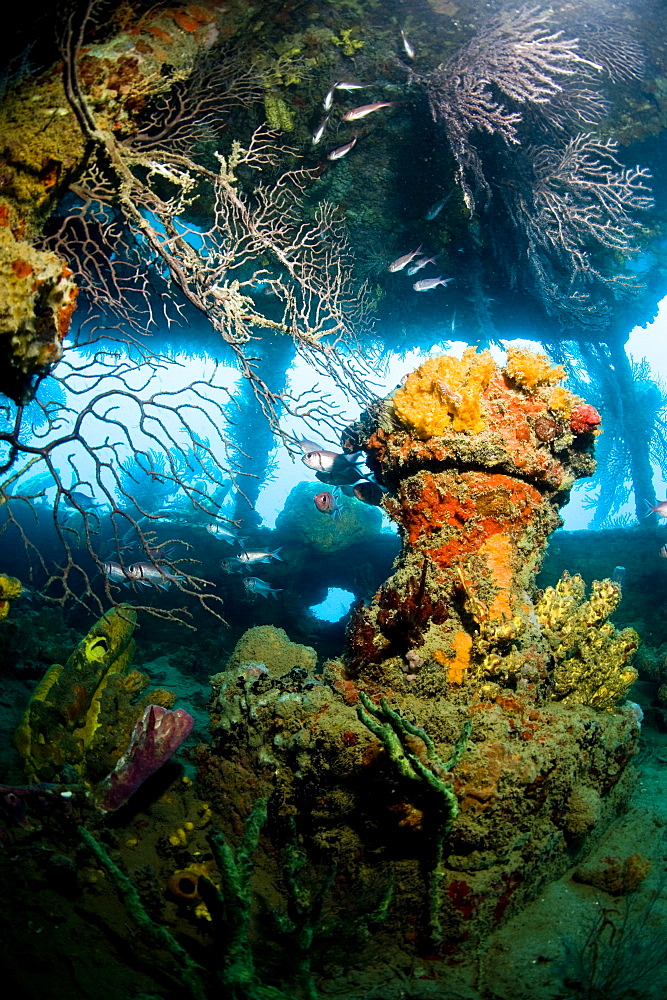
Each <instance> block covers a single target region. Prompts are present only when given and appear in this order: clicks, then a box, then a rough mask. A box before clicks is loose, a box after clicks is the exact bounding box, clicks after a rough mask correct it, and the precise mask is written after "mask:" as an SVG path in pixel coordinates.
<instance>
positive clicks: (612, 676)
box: [535, 573, 639, 709]
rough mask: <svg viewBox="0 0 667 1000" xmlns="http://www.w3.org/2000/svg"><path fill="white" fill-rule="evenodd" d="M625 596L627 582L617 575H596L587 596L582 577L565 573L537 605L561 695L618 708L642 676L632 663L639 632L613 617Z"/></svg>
mask: <svg viewBox="0 0 667 1000" xmlns="http://www.w3.org/2000/svg"><path fill="white" fill-rule="evenodd" d="M620 599H621V588H620V586H619V585H618V584H617V583H612V581H611V580H602V581H601V582H598V581H597V580H596V581H595V582H594V583H593V586H592V590H591V594H590V597H589V598H588V599H586V585H585V584H584V581H583V580H582V578H581V577H580V576H578V575H577V576H570V575H569V574H568V573H565V574H564V575H563V577H562V578H561V579H560V581H559V582H558V583H557V584H556V586H555V587H547V589H546V590H545V591H544V593H543V595H542V597H541V598H540V600H539V601H538V602H537V604H536V605H535V615H536V617H537V620H538V622H539V623H540V626H541V629H542V634H543V635H544V636H545V638H546V639H547V641H548V643H549V645H550V646H551V649H552V650H553V653H554V656H555V658H556V667H555V671H554V693H555V697H556V698H558V700H560V701H563V702H565V704H581V705H590V706H591V707H593V708H599V709H613V708H614V707H615V706H616V705H617V704H618V703H619V702H620V701H622V700H623V699H624V698H625V697H626V695H627V692H628V690H629V688H630V687H631V686H632V685H633V683H634V682H635V680H636V679H637V671H636V670H635V669H634V668H633V667H631V666H629V663H630V660H631V659H632V657H633V655H634V653H635V651H636V649H637V646H638V644H639V636H638V635H637V633H636V632H635V631H634V629H631V628H627V629H623V631H621V632H617V630H616V629H615V628H614V626H613V625H612V624H611V623H610V622H608V621H607V618H608V617H609V616H610V615H611V614H612V613H613V611H614V609H615V608H616V606H617V604H618V602H619V601H620Z"/></svg>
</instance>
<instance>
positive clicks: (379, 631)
mask: <svg viewBox="0 0 667 1000" xmlns="http://www.w3.org/2000/svg"><path fill="white" fill-rule="evenodd" d="M563 375H564V372H563V370H562V369H561V368H559V367H555V366H553V365H552V364H551V363H550V362H549V361H548V359H547V358H546V357H544V356H543V355H540V354H533V353H531V352H529V351H523V350H516V349H514V350H512V349H510V351H509V355H508V360H507V363H506V365H505V366H504V367H499V366H498V365H496V363H495V361H494V360H493V358H492V356H491V355H490V354H489V353H488V352H486V351H484V352H481V353H477V352H476V351H475V350H474V349H473V348H470V349H468V350H466V351H465V353H464V355H463V357H462V359H457V358H454V357H444V356H443V357H436V358H432V359H429V360H428V361H427V362H426V363H425V364H423V365H422V366H421V367H420V368H418V369H417V371H415V372H413V373H412V374H411V375H409V376H408V378H407V380H406V381H405V384H404V385H403V386H402V387H401V388H399V389H397V390H396V391H395V392H394V393H393V394H392V395H391V396H389V397H388V398H387V399H386V400H384V401H383V404H382V405H381V407H378V408H376V409H375V411H374V412H373V415H372V417H371V416H369V417H367V418H365V419H362V421H361V422H360V423H359V424H357V425H355V426H354V427H352V428H350V431H349V436H348V439H347V440H346V444H349V445H350V447H361V448H363V449H364V450H365V451H366V452H367V455H368V463H369V466H370V467H371V468H372V469H373V470H374V471H375V473H376V475H377V478H378V481H379V482H381V483H382V484H383V485H384V486H385V487H386V488H387V490H388V494H387V496H386V497H385V500H384V506H385V508H386V510H387V512H388V513H389V515H390V517H392V519H393V520H395V521H396V522H397V523H398V525H399V527H400V532H401V536H402V540H403V549H402V552H401V554H400V556H399V559H398V562H397V568H396V570H395V572H394V574H393V576H391V577H390V579H389V580H387V582H386V583H385V584H383V586H382V587H381V588H380V590H379V591H378V592H377V593H376V595H375V597H374V599H373V601H372V603H371V604H370V606H368V607H362V608H360V609H358V611H357V613H356V615H355V617H354V618H353V621H352V624H351V626H350V630H349V669H350V670H351V672H352V673H356V675H357V678H358V680H359V681H360V682H361V683H362V686H364V687H366V688H367V689H371V690H372V689H374V688H375V689H376V690H377V691H378V693H379V692H380V691H381V690H383V689H386V688H387V685H389V687H390V688H391V686H392V684H391V679H392V675H393V676H394V677H396V676H397V674H396V671H400V673H401V674H403V676H405V675H407V676H409V677H410V678H411V679H412V680H413V681H415V682H417V683H415V689H419V688H421V687H423V686H424V685H426V686H427V687H428V688H429V690H431V691H432V692H433V693H435V691H437V690H442V689H443V688H444V689H446V690H447V693H448V695H449V697H451V696H452V694H453V693H455V692H456V691H460V692H464V691H468V690H469V688H470V687H471V686H475V687H477V686H479V684H480V682H482V681H483V680H484V679H490V678H494V679H496V680H501V681H502V680H504V681H507V680H510V679H511V684H512V686H515V685H516V686H520V687H521V688H523V689H526V690H528V691H530V690H533V691H534V692H535V693H536V695H537V694H538V693H539V690H540V687H541V682H542V681H543V680H544V678H545V677H546V672H547V668H548V665H549V662H550V661H551V659H552V654H551V651H550V649H549V647H548V645H547V644H546V642H545V640H544V639H543V637H542V635H541V631H540V628H539V626H538V623H537V621H536V618H535V612H534V606H533V601H532V591H533V588H534V579H535V574H536V572H537V570H538V569H539V565H540V562H541V559H542V556H543V554H544V549H545V545H546V541H547V538H548V536H549V534H550V533H551V532H552V531H553V530H554V529H555V528H557V527H558V526H559V524H560V517H559V513H558V510H559V508H560V507H561V506H562V505H563V504H564V503H566V502H567V500H568V496H569V491H570V488H571V487H572V485H573V483H574V481H575V480H576V479H577V478H579V477H582V476H587V475H590V474H591V473H592V472H593V470H594V467H595V466H594V459H593V455H592V445H593V441H594V435H595V433H596V432H597V430H598V425H599V423H600V418H599V416H598V414H597V412H596V411H595V409H594V408H593V407H591V406H588V405H587V404H585V403H582V402H581V400H579V399H577V398H576V397H575V396H573V395H572V394H571V393H569V392H568V391H567V390H566V389H564V388H562V387H561V386H559V385H558V384H557V383H558V382H560V381H561V379H562V378H563Z"/></svg>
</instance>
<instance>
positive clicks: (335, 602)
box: [310, 587, 355, 622]
mask: <svg viewBox="0 0 667 1000" xmlns="http://www.w3.org/2000/svg"><path fill="white" fill-rule="evenodd" d="M354 599H355V598H354V594H351V593H350V591H349V590H341V589H340V587H329V590H328V591H327V596H326V597H325V598H324V600H323V601H322V603H321V604H315V605H314V606H313V607H312V608H311V609H310V613H311V614H312V615H313V617H315V618H319V619H320V621H323V622H337V621H340V619H341V618H344V617H345V615H346V614H347V613H348V611H349V610H350V608H351V607H352V604H353V602H354Z"/></svg>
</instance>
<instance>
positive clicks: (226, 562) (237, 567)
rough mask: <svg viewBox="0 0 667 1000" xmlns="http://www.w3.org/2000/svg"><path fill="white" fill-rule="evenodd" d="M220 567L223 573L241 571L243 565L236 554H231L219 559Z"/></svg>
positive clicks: (243, 567)
mask: <svg viewBox="0 0 667 1000" xmlns="http://www.w3.org/2000/svg"><path fill="white" fill-rule="evenodd" d="M220 568H221V570H222V572H223V573H243V571H244V569H245V566H244V565H243V563H242V562H239V560H238V559H237V558H236V556H231V557H230V558H229V559H221V560H220Z"/></svg>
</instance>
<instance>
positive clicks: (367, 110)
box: [341, 101, 396, 122]
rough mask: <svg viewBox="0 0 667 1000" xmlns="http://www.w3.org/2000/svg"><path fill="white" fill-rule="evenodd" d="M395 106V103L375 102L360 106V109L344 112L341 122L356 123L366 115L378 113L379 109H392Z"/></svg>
mask: <svg viewBox="0 0 667 1000" xmlns="http://www.w3.org/2000/svg"><path fill="white" fill-rule="evenodd" d="M395 104H396V101H376V102H375V104H362V106H361V107H360V108H352V109H351V110H350V111H346V112H345V114H344V115H343V116H342V119H341V121H344V122H356V121H357V120H358V119H359V118H365V117H366V115H370V114H372V112H373V111H379V110H380V108H393V106H394V105H395Z"/></svg>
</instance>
